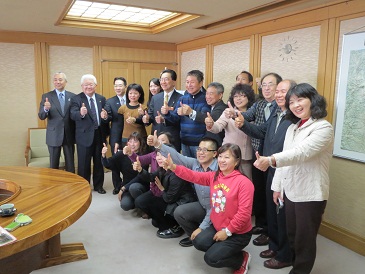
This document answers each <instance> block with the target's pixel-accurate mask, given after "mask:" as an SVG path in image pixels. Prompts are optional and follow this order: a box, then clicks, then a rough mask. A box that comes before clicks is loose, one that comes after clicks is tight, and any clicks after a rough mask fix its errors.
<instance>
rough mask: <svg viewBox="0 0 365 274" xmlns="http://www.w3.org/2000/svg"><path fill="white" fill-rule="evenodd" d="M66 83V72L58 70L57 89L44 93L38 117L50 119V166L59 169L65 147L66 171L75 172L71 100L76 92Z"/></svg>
mask: <svg viewBox="0 0 365 274" xmlns="http://www.w3.org/2000/svg"><path fill="white" fill-rule="evenodd" d="M66 83H67V79H66V75H65V74H64V73H62V72H57V73H56V74H55V75H54V76H53V85H54V87H55V89H54V90H52V91H50V92H47V93H45V94H43V95H42V100H41V102H40V104H39V112H38V117H39V119H41V120H45V119H47V121H48V122H47V132H46V143H47V145H48V151H49V156H50V167H51V168H56V169H58V167H59V165H60V156H61V148H63V154H64V156H65V164H66V171H69V172H73V173H75V162H74V152H75V145H74V144H75V122H74V121H72V120H71V119H70V102H71V98H72V97H73V96H75V94H74V93H72V92H69V91H66V90H65V87H66Z"/></svg>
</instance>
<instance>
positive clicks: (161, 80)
mask: <svg viewBox="0 0 365 274" xmlns="http://www.w3.org/2000/svg"><path fill="white" fill-rule="evenodd" d="M170 80H171V78H160V82H168V81H170Z"/></svg>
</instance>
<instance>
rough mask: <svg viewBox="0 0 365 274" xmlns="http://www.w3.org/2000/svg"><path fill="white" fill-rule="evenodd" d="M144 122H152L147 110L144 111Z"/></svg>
mask: <svg viewBox="0 0 365 274" xmlns="http://www.w3.org/2000/svg"><path fill="white" fill-rule="evenodd" d="M142 122H143V123H145V124H148V123H149V122H150V116H149V115H148V113H147V110H145V111H144V115H143V117H142Z"/></svg>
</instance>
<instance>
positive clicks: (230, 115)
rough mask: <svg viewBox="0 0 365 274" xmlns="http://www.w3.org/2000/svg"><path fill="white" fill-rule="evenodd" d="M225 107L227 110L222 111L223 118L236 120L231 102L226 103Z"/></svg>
mask: <svg viewBox="0 0 365 274" xmlns="http://www.w3.org/2000/svg"><path fill="white" fill-rule="evenodd" d="M227 105H228V108H227V109H225V110H224V116H225V117H226V118H227V119H231V118H236V110H235V109H234V107H233V106H232V104H231V102H229V101H228V103H227Z"/></svg>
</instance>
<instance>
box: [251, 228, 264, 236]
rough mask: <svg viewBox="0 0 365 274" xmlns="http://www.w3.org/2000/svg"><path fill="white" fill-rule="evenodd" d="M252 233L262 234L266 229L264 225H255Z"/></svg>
mask: <svg viewBox="0 0 365 274" xmlns="http://www.w3.org/2000/svg"><path fill="white" fill-rule="evenodd" d="M251 232H252V234H253V235H260V234H262V233H263V232H265V231H264V229H263V228H262V227H259V226H254V227H253V228H252V230H251Z"/></svg>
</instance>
